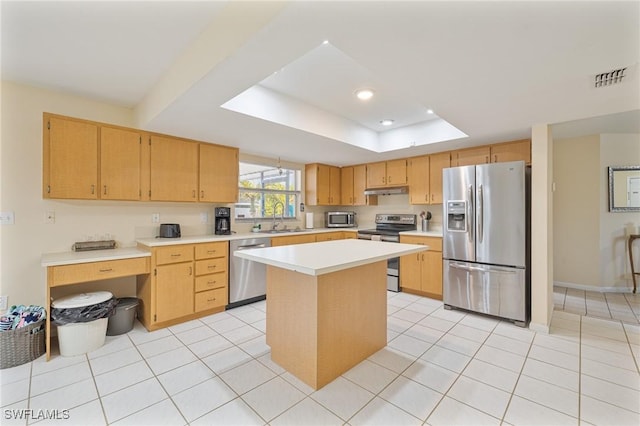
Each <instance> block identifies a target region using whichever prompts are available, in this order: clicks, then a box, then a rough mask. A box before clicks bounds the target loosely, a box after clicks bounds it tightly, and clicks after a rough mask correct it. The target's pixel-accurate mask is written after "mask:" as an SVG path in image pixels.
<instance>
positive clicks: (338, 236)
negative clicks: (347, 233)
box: [316, 231, 344, 243]
mask: <svg viewBox="0 0 640 426" xmlns="http://www.w3.org/2000/svg"><path fill="white" fill-rule="evenodd" d="M343 239H344V233H343V232H342V231H338V232H325V233H322V234H317V235H316V242H317V243H319V242H322V241H334V240H343Z"/></svg>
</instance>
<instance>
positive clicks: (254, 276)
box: [227, 238, 271, 308]
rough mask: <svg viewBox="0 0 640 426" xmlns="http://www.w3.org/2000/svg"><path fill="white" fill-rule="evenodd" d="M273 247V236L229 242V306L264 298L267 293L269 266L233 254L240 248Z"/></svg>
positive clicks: (233, 306)
mask: <svg viewBox="0 0 640 426" xmlns="http://www.w3.org/2000/svg"><path fill="white" fill-rule="evenodd" d="M262 247H271V238H247V239H244V240H231V241H230V243H229V251H230V252H231V253H230V254H231V256H230V257H229V305H227V308H235V307H236V306H241V305H246V304H247V303H252V302H257V301H258V300H263V299H265V297H266V294H267V266H266V265H265V264H263V263H258V262H253V261H251V260H246V259H240V258H239V257H236V256H234V255H233V253H234V252H236V251H238V250H248V249H254V248H262Z"/></svg>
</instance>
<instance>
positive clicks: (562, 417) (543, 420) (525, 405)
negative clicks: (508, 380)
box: [504, 395, 578, 426]
mask: <svg viewBox="0 0 640 426" xmlns="http://www.w3.org/2000/svg"><path fill="white" fill-rule="evenodd" d="M533 413H535V414H533ZM504 420H505V422H507V423H510V424H513V425H523V426H525V425H530V426H547V425H557V426H561V425H574V426H577V425H578V419H577V418H575V417H571V416H568V415H566V414H563V413H561V412H559V411H556V410H553V409H551V408H548V407H545V406H543V405H539V404H536V403H535V402H531V401H529V400H527V399H524V398H520V397H519V396H515V395H514V396H513V398H512V399H511V402H510V403H509V408H507V414H506V415H505V416H504Z"/></svg>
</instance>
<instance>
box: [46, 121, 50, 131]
mask: <svg viewBox="0 0 640 426" xmlns="http://www.w3.org/2000/svg"><path fill="white" fill-rule="evenodd" d="M47 130H51V122H50V121H47Z"/></svg>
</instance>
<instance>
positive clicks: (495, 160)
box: [493, 154, 498, 163]
mask: <svg viewBox="0 0 640 426" xmlns="http://www.w3.org/2000/svg"><path fill="white" fill-rule="evenodd" d="M493 162H494V163H497V162H498V154H494V155H493Z"/></svg>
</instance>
